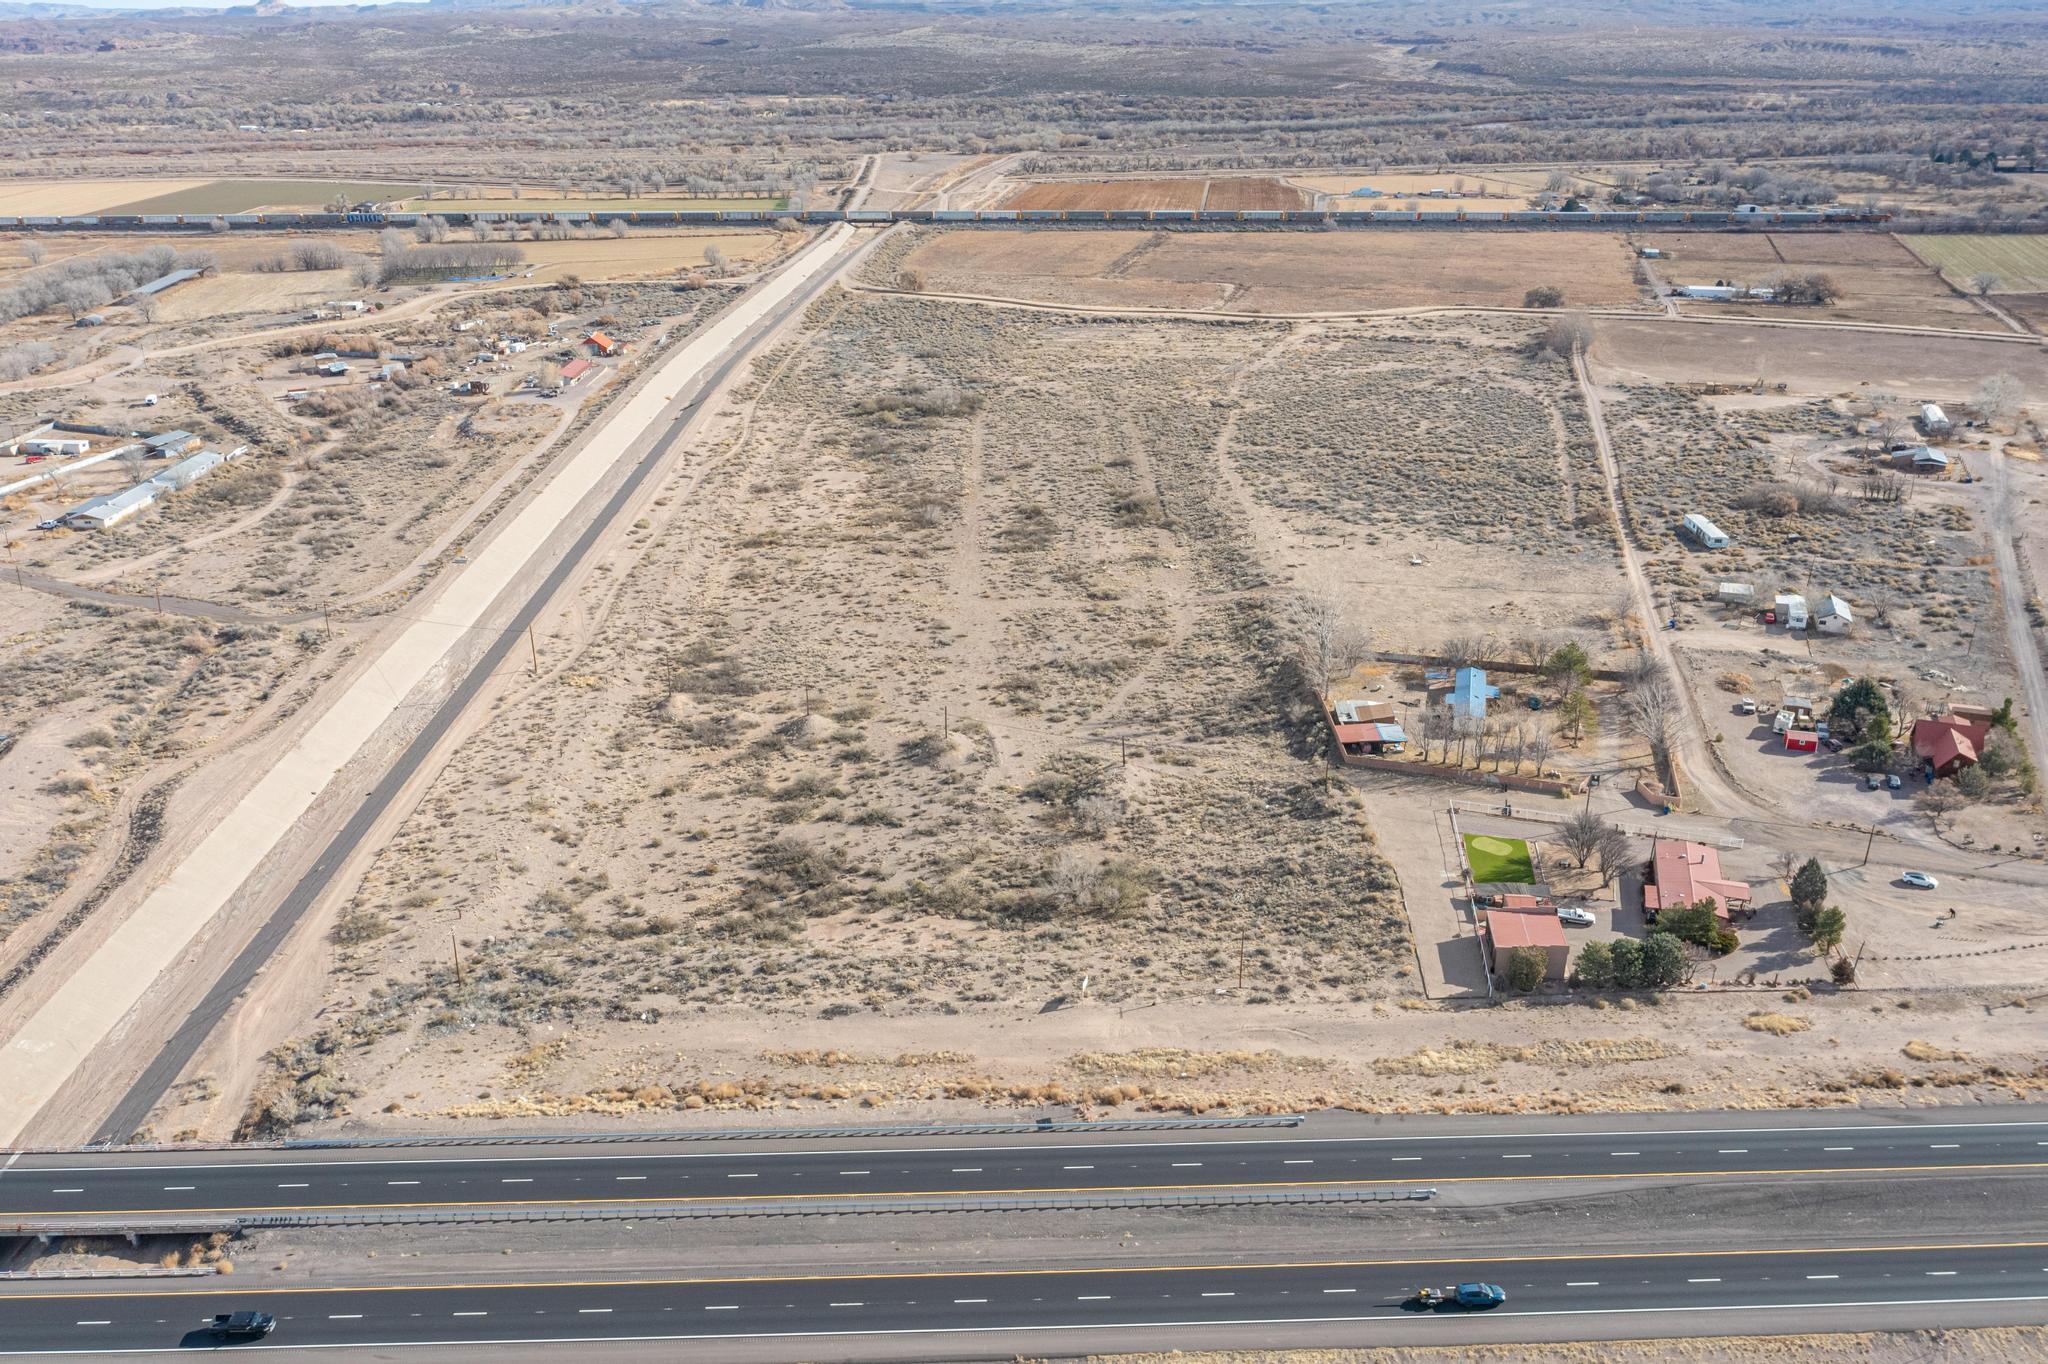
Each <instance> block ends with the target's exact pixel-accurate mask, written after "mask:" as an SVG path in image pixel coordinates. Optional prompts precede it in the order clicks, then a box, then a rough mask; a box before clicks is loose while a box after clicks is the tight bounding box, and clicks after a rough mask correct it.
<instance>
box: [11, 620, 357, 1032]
mask: <svg viewBox="0 0 2048 1364" xmlns="http://www.w3.org/2000/svg"><path fill="white" fill-rule="evenodd" d="M6 620H7V625H6V627H5V629H4V630H0V708H5V710H6V711H7V713H8V714H9V715H11V716H14V717H18V718H17V719H16V720H15V721H14V723H16V724H18V725H19V726H20V728H19V730H18V732H17V741H16V745H15V747H14V749H13V751H12V752H10V753H9V754H8V755H7V761H6V765H5V767H4V769H0V996H4V994H5V992H6V990H7V989H8V988H11V986H12V985H13V983H14V981H13V979H12V977H11V976H10V975H9V972H10V971H11V969H12V968H13V967H14V966H15V965H16V964H18V963H19V962H20V961H21V960H22V957H23V955H24V954H26V953H29V952H31V951H33V949H34V945H35V944H36V943H37V942H39V941H41V940H42V939H43V938H44V937H45V936H46V935H47V934H48V932H49V931H50V930H51V929H52V928H53V927H54V925H53V924H51V923H48V922H43V923H38V922H36V920H37V916H38V915H40V914H42V913H43V911H45V910H46V909H49V908H50V907H51V906H53V905H55V904H56V903H57V902H58V900H59V898H60V897H62V896H63V895H64V894H65V892H66V891H67V889H69V888H70V887H71V886H72V884H73V882H74V881H75V880H76V879H77V878H78V877H79V875H80V873H81V872H82V871H83V870H84V869H86V868H88V867H89V866H91V865H93V863H94V860H95V857H96V853H97V852H101V851H106V850H108V849H109V848H110V847H111V845H113V844H117V843H119V842H121V840H122V838H123V836H124V833H125V835H126V836H127V838H128V839H129V841H130V842H131V843H134V842H136V841H137V840H140V841H141V842H143V843H148V842H150V841H153V839H154V838H155V837H156V834H157V829H156V821H157V820H158V818H159V817H160V815H161V797H159V798H158V799H157V800H156V801H154V802H152V801H150V800H149V799H148V798H147V797H145V798H144V800H143V801H142V802H141V808H140V809H139V810H138V809H137V808H136V807H135V806H133V805H130V804H129V803H127V802H126V801H125V800H124V797H126V796H127V795H128V794H129V793H130V792H131V790H134V789H139V788H143V787H150V786H153V785H155V784H156V783H158V782H159V781H161V780H162V779H163V777H164V776H165V774H166V773H169V772H172V771H176V770H179V769H181V768H182V767H183V766H185V765H186V764H185V761H184V760H185V759H186V758H187V756H188V755H195V756H196V755H201V754H203V753H204V752H206V751H208V750H210V749H213V748H215V747H216V746H218V745H220V744H221V743H223V742H228V741H233V740H235V739H237V738H239V737H240V736H241V734H242V732H243V729H244V726H245V724H246V723H247V722H248V721H249V720H250V719H251V717H252V716H255V715H257V714H259V713H264V714H267V713H272V712H274V711H275V710H276V709H277V708H278V707H279V706H282V705H288V704H291V703H292V698H293V696H295V695H296V689H297V687H298V685H299V683H300V682H301V680H303V679H304V678H305V677H307V676H308V675H309V674H311V673H312V672H314V671H315V670H316V668H317V665H318V660H320V659H322V658H323V657H325V656H328V655H330V654H331V652H332V651H333V649H334V648H336V647H338V646H335V645H332V644H330V642H329V641H328V640H327V639H326V638H325V637H324V636H322V635H321V634H320V633H319V632H317V631H315V632H300V631H296V630H289V629H279V628H276V627H273V626H264V625H242V624H232V623H219V622H202V621H195V620H189V619H184V618H181V617H178V616H174V615H159V614H157V613H155V612H153V611H150V610H145V609H137V608H129V607H117V606H105V605H101V604H99V603H96V602H67V601H63V600H61V599H58V598H55V597H48V596H44V595H41V594H39V593H23V594H18V595H14V596H12V597H11V598H10V600H9V603H8V607H7V614H6ZM161 794H163V795H167V794H168V791H167V790H165V791H163V792H162V793H161ZM99 869H100V870H106V866H105V864H104V863H103V864H101V866H100V868H99ZM116 869H117V870H118V869H119V868H116Z"/></svg>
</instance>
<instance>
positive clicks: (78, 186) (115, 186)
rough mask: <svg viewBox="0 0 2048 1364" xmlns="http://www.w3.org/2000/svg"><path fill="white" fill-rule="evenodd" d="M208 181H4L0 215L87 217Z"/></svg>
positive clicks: (2, 182) (1, 188)
mask: <svg viewBox="0 0 2048 1364" xmlns="http://www.w3.org/2000/svg"><path fill="white" fill-rule="evenodd" d="M210 183H211V182H210V181H208V180H4V181H0V214H5V215H6V216H8V217H15V216H22V217H26V216H28V215H30V214H58V215H63V214H85V213H98V212H99V211H100V210H102V209H109V208H115V207H117V206H119V205H121V204H128V203H133V202H135V201H136V200H137V199H144V198H147V197H149V196H150V195H153V194H175V193H179V192H180V191H184V190H192V189H197V188H199V187H200V186H201V185H205V184H210Z"/></svg>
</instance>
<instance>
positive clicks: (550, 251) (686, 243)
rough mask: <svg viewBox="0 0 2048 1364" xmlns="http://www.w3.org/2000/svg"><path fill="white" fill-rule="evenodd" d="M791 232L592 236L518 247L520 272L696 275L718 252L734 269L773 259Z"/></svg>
mask: <svg viewBox="0 0 2048 1364" xmlns="http://www.w3.org/2000/svg"><path fill="white" fill-rule="evenodd" d="M803 240H804V238H803V237H802V236H801V235H799V234H795V233H790V234H784V233H780V232H772V231H769V230H767V229H761V230H758V231H755V230H748V229H744V228H738V229H731V230H726V229H718V230H714V231H709V232H660V233H657V232H651V231H644V230H641V231H635V232H633V233H632V234H631V235H629V236H625V237H612V236H606V235H603V234H598V235H594V236H589V237H577V238H572V239H570V240H568V241H537V242H520V243H519V250H520V254H522V255H523V256H525V257H526V269H527V271H529V272H530V273H531V275H532V277H533V278H535V279H543V280H547V279H559V278H561V277H562V276H564V275H576V276H579V277H581V278H583V279H588V280H609V279H616V280H625V279H651V278H656V277H659V276H665V275H673V274H675V273H676V272H677V271H680V270H698V269H702V268H703V267H704V264H705V253H706V252H707V251H709V250H711V249H713V248H716V249H717V250H719V251H720V252H722V253H723V254H724V256H725V259H726V261H727V263H728V264H729V265H731V266H734V267H742V266H753V265H759V264H762V263H764V262H767V261H771V260H774V259H775V258H776V257H778V256H780V255H782V254H783V253H784V252H785V251H788V250H790V249H792V248H793V247H795V246H797V245H799V244H801V243H802V241H803Z"/></svg>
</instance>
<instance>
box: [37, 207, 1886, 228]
mask: <svg viewBox="0 0 2048 1364" xmlns="http://www.w3.org/2000/svg"><path fill="white" fill-rule="evenodd" d="M425 217H435V218H439V219H441V220H442V221H443V222H446V223H448V224H449V225H450V226H454V227H473V226H478V225H489V224H494V223H498V224H520V223H541V224H555V223H559V224H565V225H568V226H572V227H574V226H596V227H604V226H609V225H610V224H612V223H625V224H627V225H628V226H631V227H760V226H763V225H765V224H771V223H778V222H792V223H798V224H803V225H810V224H823V223H853V224H856V225H873V226H878V227H884V226H888V225H889V224H892V223H944V224H948V225H953V226H961V227H990V226H994V227H1015V226H1018V225H1020V224H1038V225H1043V224H1060V223H1072V224H1082V225H1089V226H1100V225H1103V224H1112V225H1115V224H1132V223H1150V224H1157V225H1163V226H1174V225H1179V226H1183V227H1459V226H1496V227H1609V228H1611V227H1770V228H1781V227H1850V226H1859V225H1865V224H1874V223H1882V222H1885V221H1886V220H1887V218H1888V215H1886V214H1883V213H1868V212H1863V211H1860V210H1853V209H1826V208H1823V209H1786V210H1779V209H1753V208H1746V209H1737V210H1733V211H1723V210H1711V211H1709V210H1699V209H1683V210H1682V209H1607V210H1599V211H1592V210H1587V211H1578V212H1572V211H1566V210H1564V209H1516V210H1474V209H1456V210H1452V209H1441V210H1431V209H1349V208H1338V209H1322V208H1318V209H1252V208H1247V209H1214V208H983V209H944V208H939V209H932V208H899V209H859V208H856V209H821V208H812V209H780V208H777V209H701V210H700V209H655V210H647V211H641V210H633V211H615V210H603V211H598V212H579V211H576V210H571V209H555V210H537V209H517V210H513V211H510V212H503V213H478V212H467V211H451V212H446V213H375V212H350V213H220V214H204V213H144V214H119V213H112V214H110V213H101V214H97V215H91V216H86V217H49V216H36V215H30V216H27V217H0V231H8V230H21V229H28V230H31V231H78V232H150V231H162V232H179V231H183V232H204V231H218V230H219V228H220V225H221V224H223V223H224V224H226V226H227V228H228V230H230V231H240V230H244V229H256V230H264V229H270V230H280V229H281V230H287V231H289V230H317V229H321V228H371V229H375V228H385V227H412V226H414V225H415V224H417V223H418V222H419V221H420V219H421V218H425Z"/></svg>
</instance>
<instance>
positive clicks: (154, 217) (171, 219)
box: [142, 213, 185, 227]
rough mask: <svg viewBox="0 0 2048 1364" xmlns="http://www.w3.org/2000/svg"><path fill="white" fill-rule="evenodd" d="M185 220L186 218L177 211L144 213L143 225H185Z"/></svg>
mask: <svg viewBox="0 0 2048 1364" xmlns="http://www.w3.org/2000/svg"><path fill="white" fill-rule="evenodd" d="M184 222H185V220H184V218H183V217H181V216H180V215H178V214H176V213H145V214H143V215H142V225H143V226H144V227H180V226H183V225H184Z"/></svg>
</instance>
